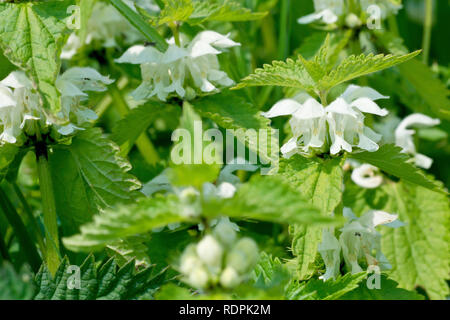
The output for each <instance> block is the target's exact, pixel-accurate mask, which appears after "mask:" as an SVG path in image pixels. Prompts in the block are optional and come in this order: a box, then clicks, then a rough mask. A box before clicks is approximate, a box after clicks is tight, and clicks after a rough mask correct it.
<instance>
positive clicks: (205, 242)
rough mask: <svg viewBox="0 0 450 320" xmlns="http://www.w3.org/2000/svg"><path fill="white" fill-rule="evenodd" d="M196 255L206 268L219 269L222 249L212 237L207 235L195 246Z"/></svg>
mask: <svg viewBox="0 0 450 320" xmlns="http://www.w3.org/2000/svg"><path fill="white" fill-rule="evenodd" d="M197 255H198V257H199V258H200V260H201V261H202V262H204V263H205V264H206V265H207V266H209V267H220V266H221V264H222V255H223V248H222V246H221V245H220V243H219V242H218V241H217V240H216V239H215V238H214V237H213V236H211V235H207V236H205V237H204V238H203V239H202V240H201V241H200V242H199V243H198V244H197Z"/></svg>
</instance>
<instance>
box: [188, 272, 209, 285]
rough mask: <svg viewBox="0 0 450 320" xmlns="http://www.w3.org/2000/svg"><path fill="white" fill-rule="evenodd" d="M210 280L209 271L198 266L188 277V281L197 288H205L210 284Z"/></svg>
mask: <svg viewBox="0 0 450 320" xmlns="http://www.w3.org/2000/svg"><path fill="white" fill-rule="evenodd" d="M208 281H209V275H208V272H207V271H206V270H205V268H203V267H200V268H196V269H195V270H193V271H192V272H191V273H190V274H189V277H188V282H189V283H190V284H191V285H192V286H193V287H196V288H205V287H206V286H207V285H208Z"/></svg>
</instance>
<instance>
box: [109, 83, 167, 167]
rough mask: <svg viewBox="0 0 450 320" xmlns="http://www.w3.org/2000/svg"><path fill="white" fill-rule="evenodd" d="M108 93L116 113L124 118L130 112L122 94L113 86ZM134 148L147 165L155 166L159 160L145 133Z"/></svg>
mask: <svg viewBox="0 0 450 320" xmlns="http://www.w3.org/2000/svg"><path fill="white" fill-rule="evenodd" d="M110 92H111V96H112V97H113V99H114V102H115V106H116V107H117V111H119V113H120V114H121V116H122V117H124V116H126V115H127V114H128V113H129V112H130V107H129V106H128V104H127V102H126V101H125V99H124V98H123V96H122V93H121V92H120V91H119V89H118V88H117V86H115V85H113V86H111V87H110ZM136 147H137V148H138V150H139V152H140V153H141V155H142V156H143V157H144V159H145V161H147V162H148V163H149V164H151V165H155V164H156V163H157V162H158V161H159V160H160V158H159V155H158V152H157V151H156V149H155V147H154V145H153V143H152V142H151V141H150V139H149V138H148V136H147V134H146V133H145V132H143V133H142V134H141V135H140V136H139V138H138V139H137V140H136Z"/></svg>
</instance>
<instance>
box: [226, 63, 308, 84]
mask: <svg viewBox="0 0 450 320" xmlns="http://www.w3.org/2000/svg"><path fill="white" fill-rule="evenodd" d="M255 86H280V87H291V88H297V89H302V90H305V91H308V92H313V91H314V87H315V82H314V80H313V78H312V77H311V76H310V74H309V73H308V71H307V70H306V68H305V66H304V65H303V63H302V61H301V60H300V59H298V60H296V61H294V60H292V59H287V60H286V62H283V61H273V62H272V64H271V65H270V64H264V66H263V68H260V69H256V70H255V72H254V73H253V74H251V75H249V76H247V77H246V78H244V79H242V80H241V82H240V83H239V84H237V85H236V86H235V87H234V88H233V89H241V88H244V87H255Z"/></svg>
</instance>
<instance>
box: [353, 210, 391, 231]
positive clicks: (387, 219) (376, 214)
mask: <svg viewBox="0 0 450 320" xmlns="http://www.w3.org/2000/svg"><path fill="white" fill-rule="evenodd" d="M397 219H398V215H396V214H390V213H387V212H385V211H381V210H371V211H369V212H367V213H365V214H364V215H363V216H362V217H361V218H360V219H359V220H360V222H361V224H363V225H365V226H368V227H370V228H375V227H377V226H379V225H383V224H388V223H391V222H394V221H395V220H397Z"/></svg>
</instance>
